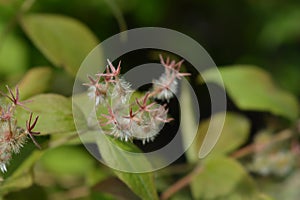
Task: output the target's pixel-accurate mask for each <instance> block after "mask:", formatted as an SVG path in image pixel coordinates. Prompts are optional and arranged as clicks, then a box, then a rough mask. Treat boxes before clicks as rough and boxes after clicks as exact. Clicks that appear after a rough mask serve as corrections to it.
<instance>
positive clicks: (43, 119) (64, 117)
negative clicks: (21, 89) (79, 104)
mask: <svg viewBox="0 0 300 200" xmlns="http://www.w3.org/2000/svg"><path fill="white" fill-rule="evenodd" d="M30 100H31V101H32V102H30V103H28V104H26V106H27V107H28V108H29V109H30V111H32V112H33V113H34V116H37V115H38V116H39V120H38V122H37V125H36V127H35V129H34V131H40V132H41V133H42V134H52V133H69V132H73V131H76V128H75V124H74V120H73V113H72V103H71V100H70V99H68V98H66V97H64V96H60V95H56V94H41V95H37V96H34V97H33V98H31V99H30ZM79 111H80V110H79V109H76V112H78V113H79ZM28 116H29V113H28V111H24V110H23V109H19V110H18V113H17V119H18V122H19V123H22V124H25V121H26V120H27V119H28ZM77 116H80V115H79V114H77ZM78 119H79V118H77V120H78ZM82 120H84V119H83V118H82Z"/></svg>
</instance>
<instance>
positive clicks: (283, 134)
mask: <svg viewBox="0 0 300 200" xmlns="http://www.w3.org/2000/svg"><path fill="white" fill-rule="evenodd" d="M292 136H293V132H292V131H291V130H290V129H285V130H283V131H280V132H279V133H277V134H276V135H275V136H274V137H273V138H272V139H271V140H270V141H268V142H266V143H264V144H255V143H253V144H250V145H248V146H245V147H244V148H241V149H239V150H237V151H236V152H234V153H233V154H232V155H231V156H230V157H231V158H235V159H238V158H242V157H244V156H247V155H249V154H251V153H254V152H260V151H263V150H264V149H265V148H266V147H267V146H269V145H271V144H274V143H277V142H280V141H283V140H286V139H290V138H291V137H292ZM202 171H203V167H202V166H197V167H196V168H195V169H194V170H193V171H192V172H190V173H188V174H187V175H186V176H184V177H183V178H181V179H179V180H178V181H177V182H175V183H174V184H173V185H171V186H170V187H169V188H168V189H167V190H166V191H164V192H163V193H162V195H161V199H162V200H166V199H168V198H170V197H171V196H172V195H174V194H175V193H176V192H178V191H179V190H181V189H182V188H184V187H186V186H187V185H189V184H190V182H191V181H192V180H193V177H195V176H197V175H198V174H200V173H201V172H202Z"/></svg>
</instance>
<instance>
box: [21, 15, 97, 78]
mask: <svg viewBox="0 0 300 200" xmlns="http://www.w3.org/2000/svg"><path fill="white" fill-rule="evenodd" d="M21 25H22V27H23V29H24V31H25V32H26V34H27V35H28V37H29V38H30V39H31V40H32V41H33V43H34V44H35V45H36V46H37V47H38V48H39V49H40V51H41V52H42V53H43V54H44V55H45V56H46V57H47V58H48V59H49V60H50V61H51V62H52V63H53V64H54V65H56V66H59V67H64V68H65V69H66V71H67V72H68V73H70V74H71V75H73V76H75V75H76V73H77V70H78V69H79V67H80V64H81V62H82V61H83V60H84V58H85V57H86V56H87V54H88V53H89V52H90V51H91V50H92V49H93V48H94V47H95V46H96V45H97V44H98V40H97V38H96V37H95V36H94V34H93V33H92V32H91V31H90V30H89V29H88V27H86V26H85V25H84V24H82V23H81V22H79V21H77V20H75V19H72V18H70V17H65V16H60V15H54V14H30V15H26V16H23V17H22V20H21Z"/></svg>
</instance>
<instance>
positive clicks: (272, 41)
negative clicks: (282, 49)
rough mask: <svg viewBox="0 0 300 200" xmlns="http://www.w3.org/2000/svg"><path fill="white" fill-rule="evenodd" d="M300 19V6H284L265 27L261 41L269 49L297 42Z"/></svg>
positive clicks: (299, 33)
mask: <svg viewBox="0 0 300 200" xmlns="http://www.w3.org/2000/svg"><path fill="white" fill-rule="evenodd" d="M299 20H300V12H299V7H293V6H292V7H289V8H283V9H282V10H280V12H278V13H276V14H275V15H274V16H273V17H272V18H271V19H270V20H269V21H268V22H267V23H266V25H265V26H264V27H263V29H262V31H261V33H260V35H259V42H260V43H261V44H262V45H263V46H266V47H268V48H269V49H274V48H278V47H279V46H280V45H282V44H284V43H294V42H296V41H297V40H298V38H299V35H300V26H299Z"/></svg>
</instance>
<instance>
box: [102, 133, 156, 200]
mask: <svg viewBox="0 0 300 200" xmlns="http://www.w3.org/2000/svg"><path fill="white" fill-rule="evenodd" d="M96 134H97V133H96ZM98 135H99V133H98ZM96 141H97V145H98V148H99V151H100V153H101V156H102V158H103V159H104V161H105V162H106V163H107V164H108V165H110V166H113V167H115V168H120V169H126V170H127V171H130V172H133V173H129V172H121V171H117V170H114V172H115V174H116V175H117V176H118V178H119V179H121V180H122V181H123V182H124V183H125V184H126V185H127V186H128V187H129V188H130V189H131V190H132V191H133V192H134V193H136V194H137V195H138V196H139V197H140V198H142V199H145V200H148V199H149V200H152V199H154V200H155V199H158V196H157V192H156V187H155V184H154V177H153V174H152V173H135V172H138V171H141V170H143V169H147V168H149V165H150V163H149V161H148V160H147V159H146V157H144V156H143V155H141V151H140V150H139V149H138V148H137V147H136V146H135V145H134V144H132V143H128V142H122V141H120V140H118V139H115V138H111V137H109V136H103V137H102V138H101V139H97V140H96ZM119 149H122V150H124V151H119ZM126 152H135V153H139V154H138V155H140V156H134V155H133V156H132V157H130V154H127V153H126Z"/></svg>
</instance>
